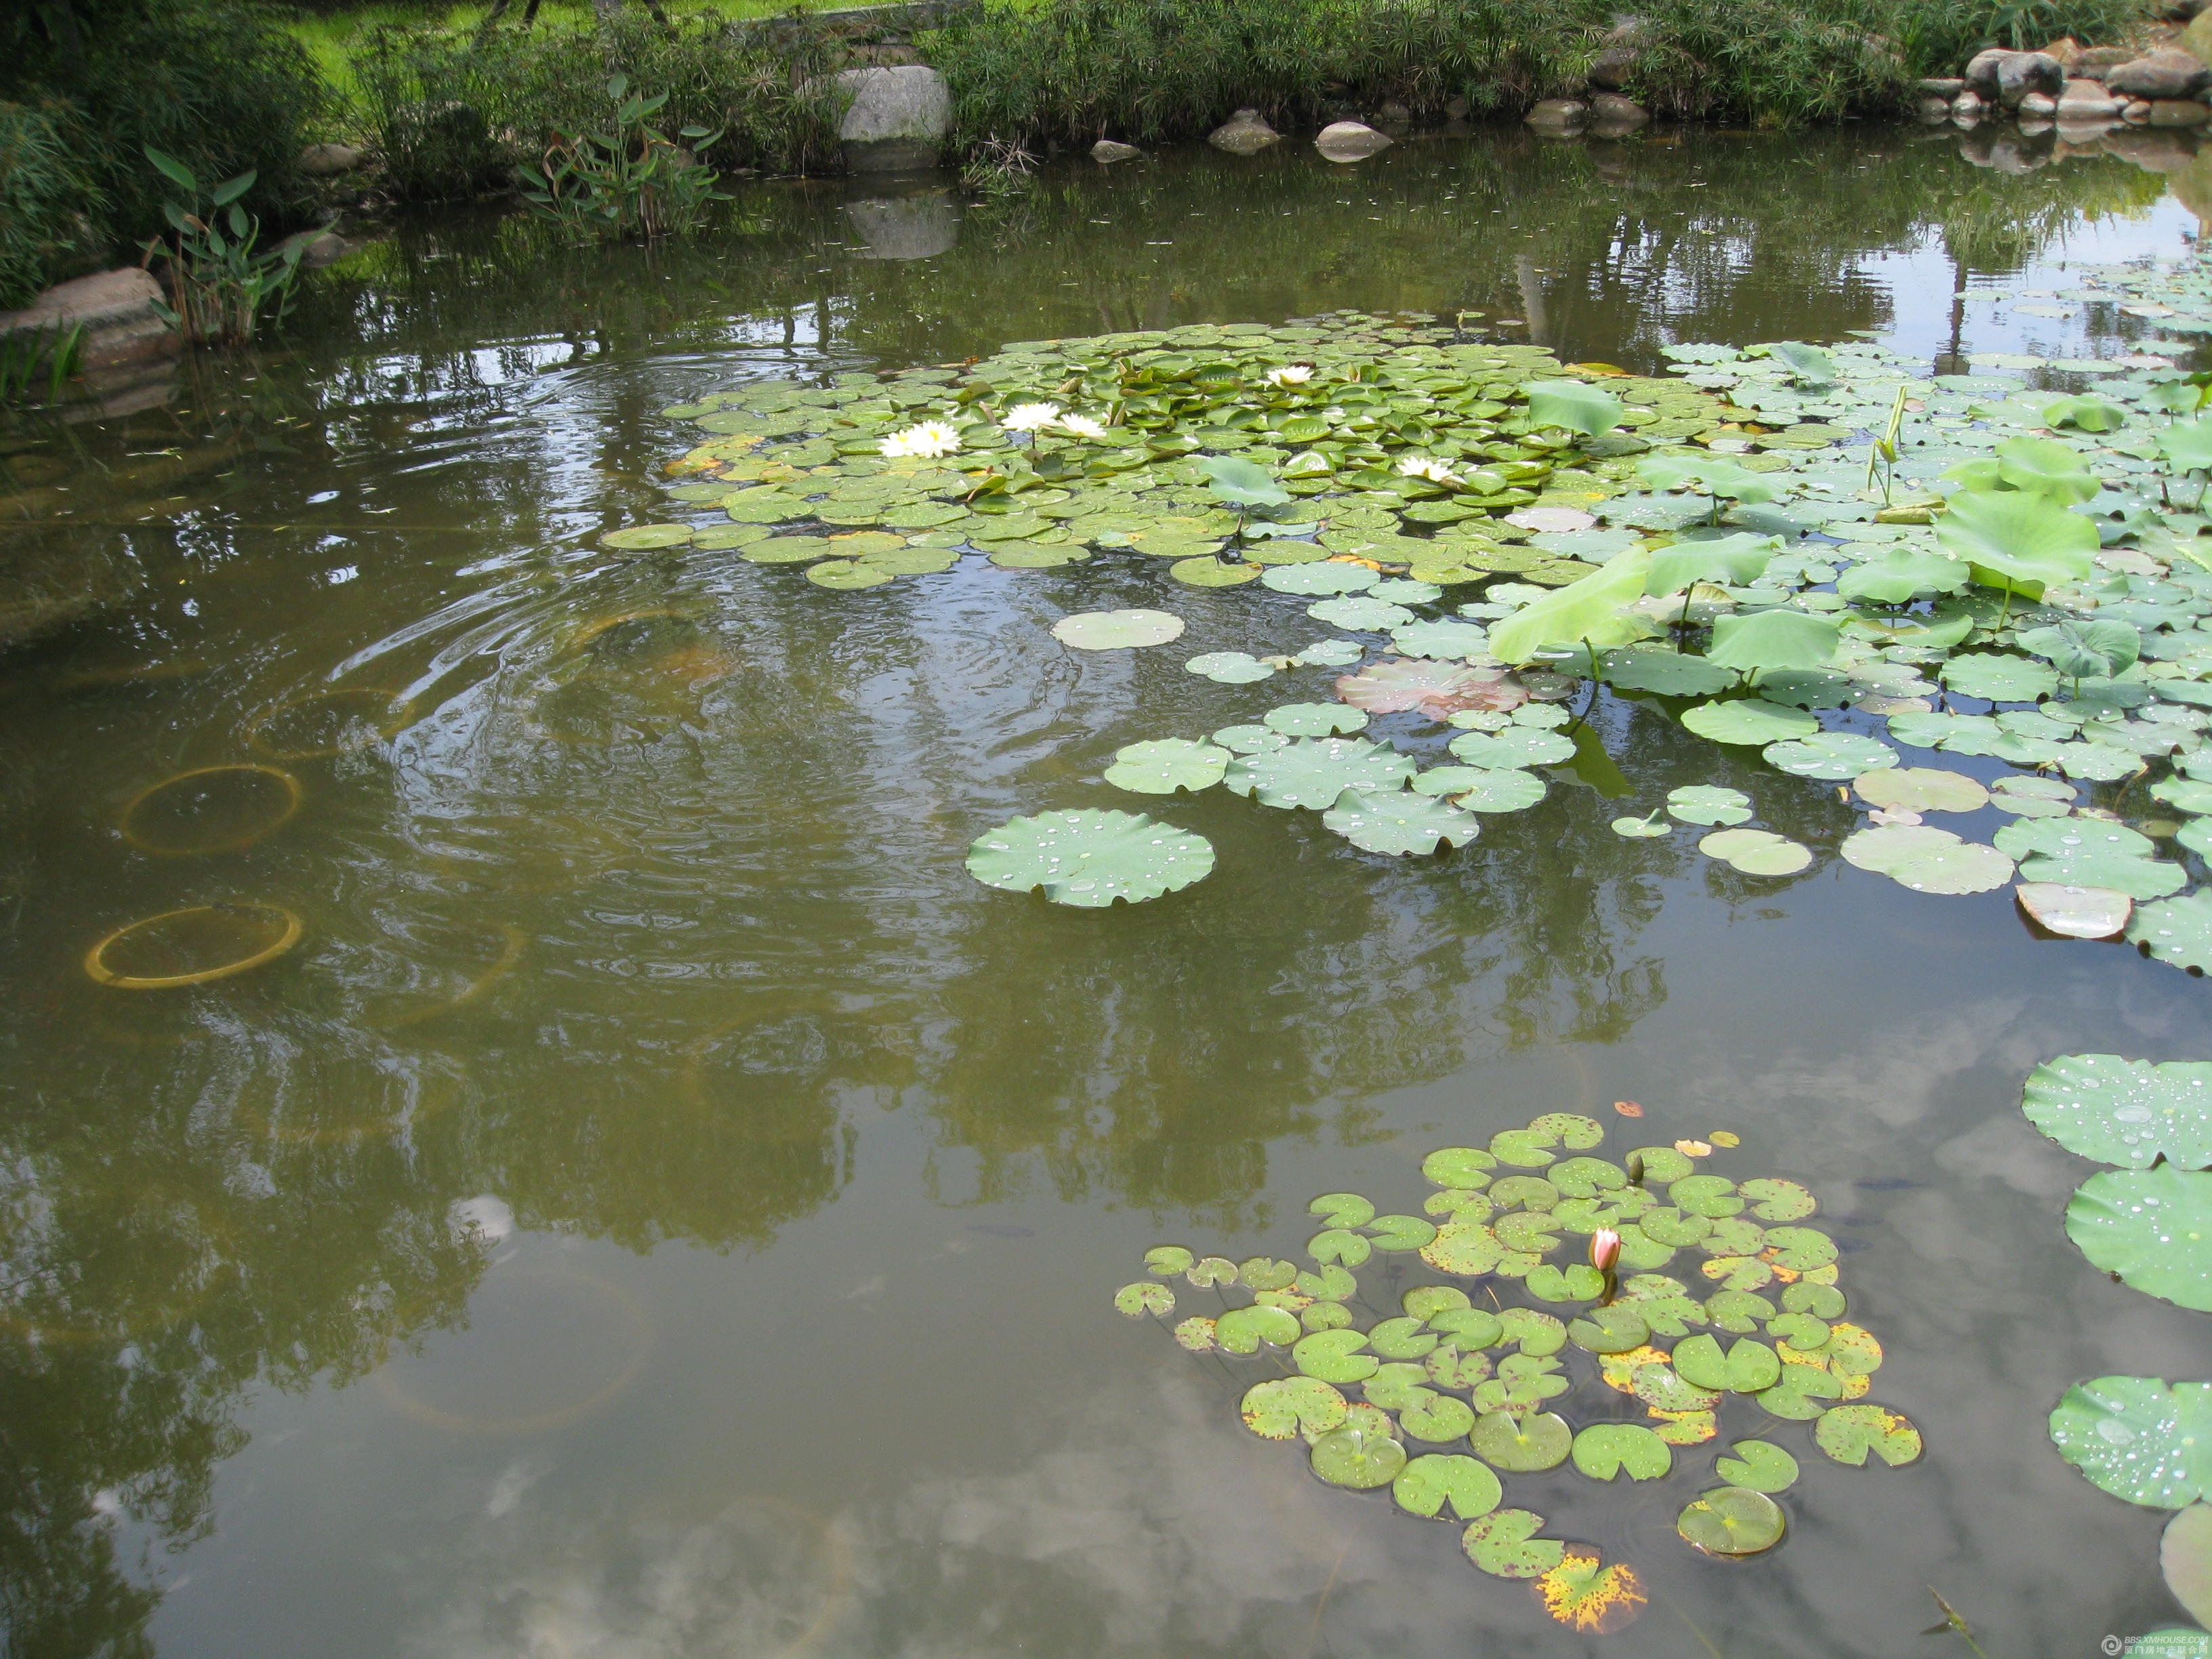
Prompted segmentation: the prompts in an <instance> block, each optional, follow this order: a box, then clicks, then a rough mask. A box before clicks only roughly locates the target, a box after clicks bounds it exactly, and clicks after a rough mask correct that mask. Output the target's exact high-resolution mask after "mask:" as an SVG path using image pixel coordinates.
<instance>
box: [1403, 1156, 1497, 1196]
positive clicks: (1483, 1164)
mask: <svg viewBox="0 0 2212 1659" xmlns="http://www.w3.org/2000/svg"><path fill="white" fill-rule="evenodd" d="M1497 1167H1498V1160H1497V1159H1496V1158H1492V1156H1491V1155H1490V1154H1489V1153H1488V1152H1483V1151H1481V1150H1480V1148H1478V1147H1474V1146H1440V1147H1438V1148H1437V1150H1436V1151H1435V1152H1431V1153H1430V1154H1429V1155H1428V1156H1427V1157H1426V1158H1423V1159H1422V1160H1421V1178H1422V1179H1423V1180H1425V1181H1430V1182H1435V1183H1436V1184H1437V1186H1439V1187H1468V1188H1480V1187H1483V1186H1486V1185H1487V1184H1488V1183H1489V1181H1490V1171H1491V1170H1494V1169H1496V1168H1497Z"/></svg>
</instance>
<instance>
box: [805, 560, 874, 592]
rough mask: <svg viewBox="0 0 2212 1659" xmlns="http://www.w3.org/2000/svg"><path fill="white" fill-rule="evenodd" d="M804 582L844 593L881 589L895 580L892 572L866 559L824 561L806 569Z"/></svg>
mask: <svg viewBox="0 0 2212 1659" xmlns="http://www.w3.org/2000/svg"><path fill="white" fill-rule="evenodd" d="M806 580H809V581H811V582H812V583H813V584H814V585H815V586H817V587H829V588H835V589H836V590H837V591H839V592H849V591H851V590H853V589H855V588H861V587H881V586H883V585H884V583H885V582H888V581H893V580H896V576H895V574H893V573H892V572H890V571H889V570H885V569H884V568H882V567H881V566H879V565H876V564H872V563H870V562H868V561H867V560H866V559H824V560H823V561H822V562H821V563H819V564H817V565H814V566H812V567H811V568H809V569H808V571H807V573H806Z"/></svg>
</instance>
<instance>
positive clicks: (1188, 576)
mask: <svg viewBox="0 0 2212 1659" xmlns="http://www.w3.org/2000/svg"><path fill="white" fill-rule="evenodd" d="M1260 570H1261V567H1260V566H1258V565H1256V564H1226V563H1224V562H1222V561H1221V560H1219V559H1217V558H1215V557H1214V556H1212V554H1210V553H1209V554H1206V556H1203V557H1201V558H1196V559H1179V560H1177V561H1176V562H1175V563H1173V564H1171V565H1170V566H1169V567H1168V574H1169V575H1170V576H1172V577H1174V578H1175V579H1176V580H1177V581H1179V582H1182V583H1183V584H1184V585H1185V586H1190V587H1237V586H1242V585H1243V584H1244V583H1246V582H1249V581H1250V580H1252V579H1253V578H1254V577H1255V576H1257V575H1258V574H1260ZM1391 1443H1392V1444H1395V1442H1391Z"/></svg>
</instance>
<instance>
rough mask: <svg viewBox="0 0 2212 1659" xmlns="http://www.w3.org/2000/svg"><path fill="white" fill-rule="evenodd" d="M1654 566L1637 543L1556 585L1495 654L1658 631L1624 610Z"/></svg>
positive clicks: (1493, 645) (1611, 641) (1495, 637)
mask: <svg viewBox="0 0 2212 1659" xmlns="http://www.w3.org/2000/svg"><path fill="white" fill-rule="evenodd" d="M2084 522H2085V523H2086V522H2087V520H2084ZM2092 533H2094V532H2092ZM1650 568H1651V555H1650V552H1649V551H1647V550H1644V549H1643V548H1635V549H1632V550H1630V551H1628V552H1626V553H1623V554H1621V555H1620V556H1618V557H1617V558H1615V559H1613V561H1612V562H1610V563H1608V564H1604V565H1601V566H1599V567H1598V568H1597V569H1596V570H1595V571H1593V572H1592V573H1591V574H1589V575H1587V576H1584V577H1582V578H1581V579H1580V580H1577V581H1574V582H1571V583H1570V584H1569V585H1568V586H1565V587H1560V588H1555V589H1553V591H1552V592H1549V593H1547V594H1546V595H1545V596H1544V597H1543V598H1542V599H1537V600H1535V601H1534V602H1533V603H1531V604H1528V605H1523V606H1522V608H1521V609H1520V610H1519V611H1516V612H1514V613H1513V615H1511V616H1510V617H1506V618H1505V619H1504V621H1502V622H1500V623H1497V624H1496V625H1495V626H1494V627H1492V629H1491V630H1490V649H1491V653H1492V655H1494V656H1495V657H1497V658H1498V660H1499V661H1501V662H1509V663H1520V662H1528V661H1530V660H1532V659H1534V657H1535V654H1536V653H1537V652H1538V651H1540V650H1541V649H1542V648H1543V647H1546V646H1549V645H1565V646H1586V647H1590V648H1591V649H1594V650H1604V649H1605V648H1607V647H1610V646H1616V645H1626V644H1628V643H1630V642H1631V641H1634V640H1640V639H1644V638H1646V637H1648V636H1649V635H1651V634H1653V633H1655V632H1656V631H1657V630H1656V629H1653V628H1652V627H1651V626H1650V623H1646V622H1645V621H1644V619H1643V618H1642V617H1638V616H1634V615H1626V614H1624V613H1623V611H1622V607H1623V606H1625V605H1633V604H1634V603H1635V602H1636V601H1637V600H1638V599H1640V598H1642V597H1643V593H1644V579H1645V578H1646V577H1647V576H1648V575H1649V574H1650Z"/></svg>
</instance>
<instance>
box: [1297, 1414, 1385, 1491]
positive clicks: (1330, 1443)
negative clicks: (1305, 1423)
mask: <svg viewBox="0 0 2212 1659" xmlns="http://www.w3.org/2000/svg"><path fill="white" fill-rule="evenodd" d="M1405 1467H1406V1449H1405V1447H1404V1446H1402V1445H1401V1444H1400V1443H1398V1442H1397V1441H1395V1440H1393V1439H1391V1438H1390V1437H1389V1436H1387V1435H1381V1434H1375V1433H1372V1432H1370V1431H1366V1430H1364V1429H1356V1428H1354V1427H1352V1425H1350V1424H1348V1423H1347V1424H1346V1425H1345V1426H1344V1427H1342V1428H1340V1429H1332V1430H1330V1431H1328V1433H1327V1434H1324V1435H1322V1436H1321V1437H1319V1438H1318V1439H1316V1441H1315V1442H1314V1443H1313V1472H1314V1473H1315V1474H1317V1475H1319V1476H1320V1477H1321V1478H1322V1480H1326V1481H1328V1483H1329V1485H1331V1486H1349V1487H1351V1488H1352V1490H1353V1491H1354V1492H1368V1491H1371V1490H1372V1489H1374V1488H1375V1487H1376V1486H1389V1485H1390V1484H1391V1482H1393V1481H1394V1480H1396V1479H1397V1478H1398V1473H1399V1471H1400V1470H1401V1469H1403V1468H1405Z"/></svg>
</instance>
